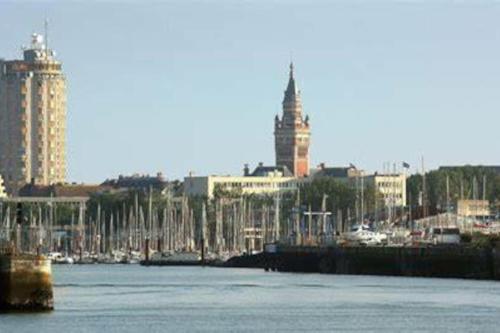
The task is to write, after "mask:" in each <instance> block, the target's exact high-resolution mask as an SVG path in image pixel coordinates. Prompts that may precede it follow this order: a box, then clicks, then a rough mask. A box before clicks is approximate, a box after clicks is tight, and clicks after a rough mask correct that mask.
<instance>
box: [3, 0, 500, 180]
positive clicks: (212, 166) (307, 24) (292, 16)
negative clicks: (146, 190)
mask: <svg viewBox="0 0 500 333" xmlns="http://www.w3.org/2000/svg"><path fill="white" fill-rule="evenodd" d="M46 17H47V18H48V19H49V43H50V47H51V48H53V49H54V50H55V51H56V52H57V54H58V59H59V60H60V61H61V62H62V63H63V70H64V72H65V74H66V77H67V86H68V124H67V146H68V151H67V156H68V177H67V179H68V181H75V182H101V181H103V180H104V179H106V178H112V177H116V176H118V175H119V174H132V173H150V174H155V173H156V172H158V171H161V172H163V173H164V174H165V176H166V177H167V178H169V179H175V178H182V177H183V176H186V175H188V173H189V172H190V171H193V172H194V174H196V175H206V174H241V173H242V170H243V165H244V164H245V163H249V164H250V166H251V167H254V166H256V165H257V163H258V162H260V161H262V162H264V163H265V164H267V165H273V164H274V162H275V155H274V138H273V126H274V117H275V115H276V114H279V113H281V102H282V99H283V91H284V89H285V88H286V84H287V80H288V65H289V63H290V60H291V59H293V62H294V64H295V73H296V74H295V77H296V80H297V84H298V87H299V89H300V90H301V92H302V102H303V107H304V114H307V115H309V117H310V124H311V131H312V137H311V142H312V143H311V166H312V167H315V166H316V165H318V164H319V163H321V162H325V163H326V164H327V165H334V166H348V165H349V163H352V164H354V165H356V166H358V167H360V168H363V169H366V170H368V171H377V170H378V171H382V168H383V165H384V163H387V162H390V163H391V165H392V163H398V164H401V162H402V161H406V162H408V163H410V165H411V169H410V170H411V171H412V172H414V171H415V170H416V168H417V167H418V168H420V158H421V156H422V155H423V156H424V157H425V161H426V167H427V168H435V167H437V166H439V165H459V164H466V163H467V164H485V165H492V164H500V144H499V143H500V131H499V129H498V128H499V127H500V97H499V96H500V95H499V93H498V89H499V87H500V22H499V21H498V17H500V3H498V2H489V1H470V2H466V1H463V2H460V3H456V2H453V1H439V2H437V3H436V2H431V1H408V2H403V1H400V2H376V3H373V2H362V1H360V2H355V3H352V2H333V3H332V2H325V1H318V2H314V3H310V2H306V1H272V2H267V1H266V2H264V1H253V2H251V1H247V2H244V3H242V4H240V3H236V2H230V1H211V2H208V1H187V2H186V1H170V2H152V3H143V2H140V3H139V2H137V3H136V2H133V1H129V2H125V3H116V2H115V3H113V2H109V3H107V2H88V3H87V2H85V3H84V2H72V3H64V2H58V1H50V2H31V3H17V2H1V3H0V40H1V41H2V42H1V43H0V58H5V59H14V58H21V51H20V47H21V45H23V44H24V45H27V44H29V41H30V35H31V34H32V33H33V32H40V33H43V25H44V24H43V23H44V19H45V18H46Z"/></svg>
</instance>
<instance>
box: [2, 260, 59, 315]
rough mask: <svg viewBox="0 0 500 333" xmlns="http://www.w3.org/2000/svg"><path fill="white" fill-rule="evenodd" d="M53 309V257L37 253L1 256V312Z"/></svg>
mask: <svg viewBox="0 0 500 333" xmlns="http://www.w3.org/2000/svg"><path fill="white" fill-rule="evenodd" d="M53 308H54V295H53V290H52V269H51V263H50V260H48V259H46V258H44V257H39V256H34V255H0V311H4V312H5V311H45V310H52V309H53Z"/></svg>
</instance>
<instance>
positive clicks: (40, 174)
mask: <svg viewBox="0 0 500 333" xmlns="http://www.w3.org/2000/svg"><path fill="white" fill-rule="evenodd" d="M65 136H66V80H65V77H64V74H63V73H62V71H61V63H60V62H58V61H57V60H56V59H55V52H54V51H52V50H51V49H49V48H48V47H47V43H46V42H44V39H43V36H42V35H38V34H33V35H32V40H31V46H30V47H28V48H26V49H24V52H23V59H22V60H10V61H4V60H1V59H0V174H1V175H2V176H3V178H4V182H5V186H6V188H7V191H8V192H9V193H12V194H16V193H17V191H18V190H19V188H20V187H22V186H23V185H24V184H26V183H28V182H31V181H34V182H35V183H36V184H40V185H50V184H55V183H62V182H64V181H65V178H66V155H65V151H66V138H65Z"/></svg>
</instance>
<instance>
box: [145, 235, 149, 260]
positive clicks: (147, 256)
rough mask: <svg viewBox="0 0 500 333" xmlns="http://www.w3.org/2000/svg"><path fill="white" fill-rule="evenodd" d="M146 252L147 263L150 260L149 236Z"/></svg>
mask: <svg viewBox="0 0 500 333" xmlns="http://www.w3.org/2000/svg"><path fill="white" fill-rule="evenodd" d="M144 251H145V252H144V254H145V256H146V263H148V262H149V238H146V249H145V250H144Z"/></svg>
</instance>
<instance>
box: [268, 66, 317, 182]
mask: <svg viewBox="0 0 500 333" xmlns="http://www.w3.org/2000/svg"><path fill="white" fill-rule="evenodd" d="M293 69H294V68H293V63H291V64H290V78H289V80H288V86H287V88H286V90H285V98H284V99H283V116H282V117H281V119H280V117H279V115H276V118H275V119H274V140H275V149H276V165H277V166H286V167H287V168H288V170H290V172H292V173H293V175H294V176H295V177H304V176H307V175H309V143H310V141H309V140H310V136H311V131H310V128H309V117H308V116H306V117H305V119H303V118H302V102H301V99H300V91H299V90H297V85H296V84H295V78H294V73H293Z"/></svg>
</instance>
